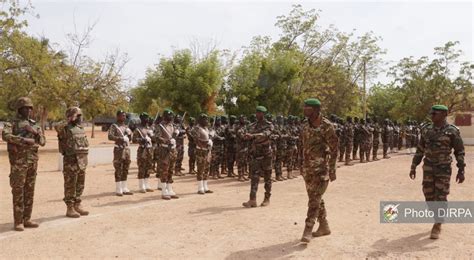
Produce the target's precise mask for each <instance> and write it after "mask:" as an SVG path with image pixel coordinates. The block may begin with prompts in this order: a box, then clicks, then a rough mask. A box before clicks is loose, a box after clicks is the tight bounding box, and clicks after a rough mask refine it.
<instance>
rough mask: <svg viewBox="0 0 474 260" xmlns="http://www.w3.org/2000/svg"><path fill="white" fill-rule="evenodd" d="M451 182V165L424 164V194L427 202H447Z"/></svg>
mask: <svg viewBox="0 0 474 260" xmlns="http://www.w3.org/2000/svg"><path fill="white" fill-rule="evenodd" d="M450 180H451V165H449V164H446V165H432V164H428V163H426V162H425V163H424V164H423V183H422V185H423V194H424V195H425V200H426V201H447V200H448V194H449V186H450Z"/></svg>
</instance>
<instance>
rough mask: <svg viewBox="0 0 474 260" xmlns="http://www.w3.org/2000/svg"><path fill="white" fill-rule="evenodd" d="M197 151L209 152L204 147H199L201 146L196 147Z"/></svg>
mask: <svg viewBox="0 0 474 260" xmlns="http://www.w3.org/2000/svg"><path fill="white" fill-rule="evenodd" d="M196 149H197V150H201V151H209V149H208V148H203V147H199V146H196Z"/></svg>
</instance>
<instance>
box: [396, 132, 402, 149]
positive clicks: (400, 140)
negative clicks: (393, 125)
mask: <svg viewBox="0 0 474 260" xmlns="http://www.w3.org/2000/svg"><path fill="white" fill-rule="evenodd" d="M397 144H398V147H397V148H398V150H399V151H400V150H401V149H402V146H403V136H402V135H399V136H398V143H397Z"/></svg>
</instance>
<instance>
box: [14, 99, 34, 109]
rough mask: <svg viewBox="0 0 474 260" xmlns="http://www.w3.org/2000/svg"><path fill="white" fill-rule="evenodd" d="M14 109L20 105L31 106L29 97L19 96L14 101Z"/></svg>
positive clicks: (20, 106)
mask: <svg viewBox="0 0 474 260" xmlns="http://www.w3.org/2000/svg"><path fill="white" fill-rule="evenodd" d="M15 107H16V109H17V110H18V109H20V108H22V107H31V108H32V107H33V102H31V99H30V98H29V97H21V98H19V99H17V101H16V103H15Z"/></svg>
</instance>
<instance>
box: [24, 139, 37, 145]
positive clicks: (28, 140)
mask: <svg viewBox="0 0 474 260" xmlns="http://www.w3.org/2000/svg"><path fill="white" fill-rule="evenodd" d="M22 141H23V143H24V144H27V145H34V144H35V139H32V138H23V139H22Z"/></svg>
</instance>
